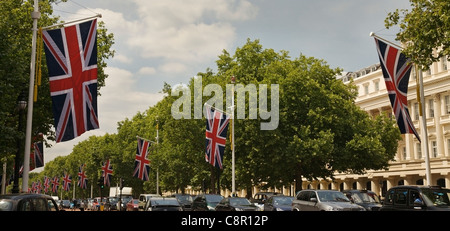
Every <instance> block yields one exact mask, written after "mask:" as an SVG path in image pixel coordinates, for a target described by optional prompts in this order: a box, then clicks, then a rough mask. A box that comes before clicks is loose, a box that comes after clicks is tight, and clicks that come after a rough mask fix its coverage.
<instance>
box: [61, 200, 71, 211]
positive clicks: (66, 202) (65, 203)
mask: <svg viewBox="0 0 450 231" xmlns="http://www.w3.org/2000/svg"><path fill="white" fill-rule="evenodd" d="M59 209H70V201H69V200H61V202H59Z"/></svg>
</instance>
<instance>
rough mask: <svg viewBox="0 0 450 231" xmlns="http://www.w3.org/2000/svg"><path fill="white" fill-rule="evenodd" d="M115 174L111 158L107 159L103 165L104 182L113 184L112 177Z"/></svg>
mask: <svg viewBox="0 0 450 231" xmlns="http://www.w3.org/2000/svg"><path fill="white" fill-rule="evenodd" d="M112 174H113V169H112V166H111V164H110V162H109V160H106V162H105V163H104V164H103V166H102V176H103V179H104V180H103V184H104V185H107V186H110V185H111V177H112Z"/></svg>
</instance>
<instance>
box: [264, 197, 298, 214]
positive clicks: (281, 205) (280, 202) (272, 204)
mask: <svg viewBox="0 0 450 231" xmlns="http://www.w3.org/2000/svg"><path fill="white" fill-rule="evenodd" d="M294 199H295V198H294V197H291V196H285V195H281V194H280V195H274V196H271V197H269V199H267V200H266V202H265V203H264V207H263V208H264V209H263V210H264V211H292V201H294Z"/></svg>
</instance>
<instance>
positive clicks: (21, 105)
mask: <svg viewBox="0 0 450 231" xmlns="http://www.w3.org/2000/svg"><path fill="white" fill-rule="evenodd" d="M26 107H27V101H26V99H25V94H24V92H23V91H22V92H20V94H19V97H17V111H18V113H19V126H18V132H19V137H18V138H17V153H16V157H15V158H14V185H13V188H12V193H19V170H20V164H21V155H20V154H21V152H20V150H21V145H20V144H21V143H22V130H23V128H22V127H23V126H22V120H23V112H24V110H25V108H26Z"/></svg>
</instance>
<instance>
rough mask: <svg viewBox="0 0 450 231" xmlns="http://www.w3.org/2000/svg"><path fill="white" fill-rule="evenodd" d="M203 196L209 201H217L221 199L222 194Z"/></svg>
mask: <svg viewBox="0 0 450 231" xmlns="http://www.w3.org/2000/svg"><path fill="white" fill-rule="evenodd" d="M205 197H206V200H207V201H208V202H211V203H219V202H220V201H221V200H222V199H223V196H221V195H205Z"/></svg>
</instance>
